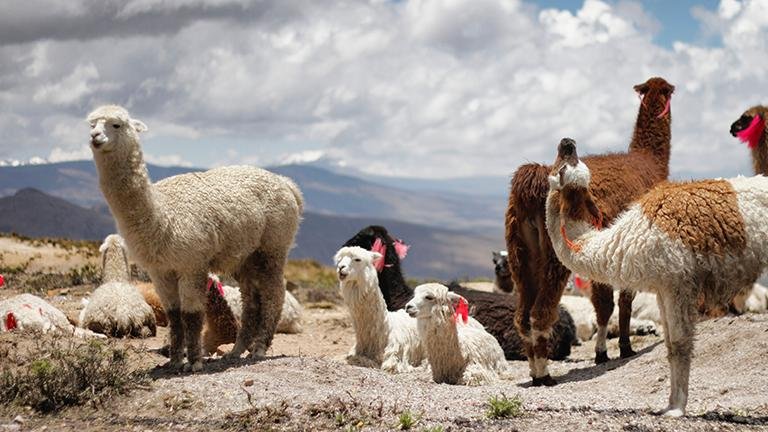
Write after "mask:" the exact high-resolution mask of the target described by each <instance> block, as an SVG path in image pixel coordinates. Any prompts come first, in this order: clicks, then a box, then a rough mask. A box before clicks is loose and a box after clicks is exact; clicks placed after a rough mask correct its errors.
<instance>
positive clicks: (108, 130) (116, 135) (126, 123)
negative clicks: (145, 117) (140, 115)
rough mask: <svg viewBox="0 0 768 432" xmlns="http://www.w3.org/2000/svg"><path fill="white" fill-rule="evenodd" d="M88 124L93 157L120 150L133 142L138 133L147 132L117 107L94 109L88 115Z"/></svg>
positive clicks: (145, 127)
mask: <svg viewBox="0 0 768 432" xmlns="http://www.w3.org/2000/svg"><path fill="white" fill-rule="evenodd" d="M88 124H89V125H90V127H91V134H90V136H91V138H90V144H91V150H92V151H93V153H94V155H95V154H99V153H110V152H113V151H115V150H120V149H122V148H124V147H126V146H127V144H128V143H130V142H133V141H135V140H136V138H137V136H138V133H139V132H144V131H146V130H147V126H146V125H145V124H144V123H142V122H141V121H140V120H136V119H132V118H130V116H129V115H128V111H126V110H124V109H123V108H120V107H117V106H106V107H101V108H98V109H96V110H95V111H93V112H92V113H91V114H90V115H88Z"/></svg>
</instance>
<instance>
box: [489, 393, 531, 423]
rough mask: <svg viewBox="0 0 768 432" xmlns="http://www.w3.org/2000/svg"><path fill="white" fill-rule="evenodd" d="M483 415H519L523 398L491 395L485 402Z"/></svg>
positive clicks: (497, 417) (504, 416)
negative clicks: (485, 408)
mask: <svg viewBox="0 0 768 432" xmlns="http://www.w3.org/2000/svg"><path fill="white" fill-rule="evenodd" d="M486 407H487V410H486V411H485V416H486V417H488V418H489V419H503V418H511V417H520V416H522V415H523V399H522V398H520V396H515V397H513V398H512V399H509V398H507V396H506V395H504V394H502V395H500V396H493V397H491V398H490V399H488V402H486Z"/></svg>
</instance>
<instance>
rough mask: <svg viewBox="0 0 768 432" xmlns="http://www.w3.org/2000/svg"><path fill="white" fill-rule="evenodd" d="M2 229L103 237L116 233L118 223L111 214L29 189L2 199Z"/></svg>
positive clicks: (41, 234)
mask: <svg viewBox="0 0 768 432" xmlns="http://www.w3.org/2000/svg"><path fill="white" fill-rule="evenodd" d="M0 232H15V233H17V234H21V235H25V236H29V237H66V238H71V239H85V240H101V239H103V238H104V237H105V236H107V234H110V233H113V232H115V223H114V221H113V219H112V217H111V216H110V215H104V214H102V213H98V212H96V211H93V210H91V209H86V208H83V207H80V206H78V205H75V204H72V203H70V202H68V201H65V200H63V199H61V198H57V197H53V196H51V195H47V194H45V193H43V192H41V191H39V190H37V189H32V188H25V189H21V190H19V191H18V192H16V194H15V195H13V196H9V197H5V198H0Z"/></svg>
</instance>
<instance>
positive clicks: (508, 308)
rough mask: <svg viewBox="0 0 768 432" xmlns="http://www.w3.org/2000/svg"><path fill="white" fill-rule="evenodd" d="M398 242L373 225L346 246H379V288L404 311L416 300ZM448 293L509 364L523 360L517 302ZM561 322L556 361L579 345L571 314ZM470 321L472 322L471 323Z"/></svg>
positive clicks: (454, 286) (562, 313)
mask: <svg viewBox="0 0 768 432" xmlns="http://www.w3.org/2000/svg"><path fill="white" fill-rule="evenodd" d="M399 243H400V244H402V241H401V240H397V239H395V238H393V237H392V236H390V235H389V233H388V232H387V229H386V228H384V227H382V226H379V225H370V226H367V227H365V228H363V229H361V230H360V231H359V232H358V233H357V234H355V235H354V236H353V237H352V238H351V239H349V240H347V242H346V243H345V244H344V246H359V247H362V248H363V249H366V250H371V249H373V248H374V245H376V246H377V247H376V248H377V249H379V250H381V251H382V252H383V253H382V254H383V255H384V262H383V263H382V264H381V266H380V269H377V271H378V274H379V288H380V290H381V293H382V295H383V296H384V301H385V302H386V303H387V309H388V310H390V311H395V310H399V309H402V308H403V307H405V305H406V303H408V301H410V300H411V299H412V298H413V289H412V288H411V287H409V286H408V284H406V282H405V277H404V276H403V273H402V269H401V265H400V259H401V258H400V255H401V254H398V247H399V246H398V244H399ZM400 248H401V249H402V246H400ZM449 289H450V290H451V291H453V292H455V293H457V294H459V295H461V296H462V297H464V298H466V299H467V301H468V302H469V304H470V305H471V306H470V308H471V310H470V315H472V316H473V317H474V318H476V319H477V321H479V322H480V324H482V326H483V327H485V329H486V330H487V331H488V332H489V333H491V334H492V335H493V336H494V337H495V338H496V340H498V341H499V344H500V345H501V347H502V349H503V350H504V355H505V356H506V358H507V360H523V359H525V356H524V354H523V344H522V341H521V340H520V335H519V334H518V333H517V330H515V326H514V323H513V322H512V320H511V319H510V318H511V317H513V316H514V314H515V304H516V303H515V299H514V297H513V296H510V295H508V294H499V293H488V292H481V291H476V290H471V289H467V288H464V287H462V286H461V285H459V284H458V283H451V284H449ZM558 313H559V319H558V320H557V322H556V323H555V326H554V327H553V329H552V332H553V335H552V338H551V347H550V350H549V353H550V355H551V357H552V359H553V360H562V359H564V358H566V357H568V355H570V353H571V345H572V344H574V343H576V342H577V340H576V328H575V327H574V324H573V319H572V318H571V316H570V314H568V312H567V311H566V310H565V309H564V308H559V310H558ZM470 321H471V320H470Z"/></svg>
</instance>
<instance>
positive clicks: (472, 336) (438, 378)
mask: <svg viewBox="0 0 768 432" xmlns="http://www.w3.org/2000/svg"><path fill="white" fill-rule="evenodd" d="M461 299H463V297H462V296H460V295H458V294H456V293H454V292H451V291H448V287H446V286H445V285H441V284H436V283H429V284H423V285H419V286H417V287H416V289H415V291H414V297H413V299H412V300H411V301H409V302H408V304H407V305H406V306H405V311H406V312H408V314H409V315H410V316H412V317H414V318H416V320H417V322H418V331H419V337H420V338H421V340H422V343H423V344H424V346H425V347H426V351H427V359H428V360H429V366H430V369H431V370H432V379H433V380H434V381H435V382H436V383H447V384H463V385H483V384H489V383H492V382H495V381H498V380H499V378H508V377H509V369H508V368H509V366H508V365H507V362H506V359H505V358H504V351H502V349H501V346H500V345H499V342H498V341H497V340H496V338H494V337H493V335H491V334H490V333H488V332H486V331H485V330H484V329H483V328H480V327H476V326H471V325H467V324H464V322H463V320H461V319H460V318H458V317H457V316H456V305H457V304H458V302H459V301H460V300H461Z"/></svg>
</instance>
